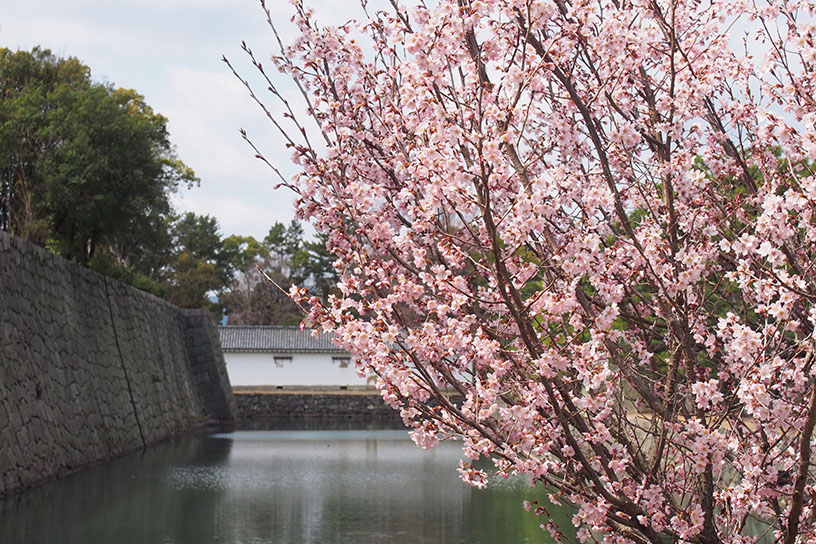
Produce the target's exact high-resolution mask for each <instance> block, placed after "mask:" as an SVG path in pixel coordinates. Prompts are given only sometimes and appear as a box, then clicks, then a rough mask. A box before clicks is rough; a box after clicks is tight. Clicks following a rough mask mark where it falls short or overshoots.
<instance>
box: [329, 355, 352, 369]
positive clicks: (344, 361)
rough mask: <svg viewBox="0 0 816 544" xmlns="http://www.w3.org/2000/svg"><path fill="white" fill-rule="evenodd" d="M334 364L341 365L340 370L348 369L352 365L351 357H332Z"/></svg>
mask: <svg viewBox="0 0 816 544" xmlns="http://www.w3.org/2000/svg"><path fill="white" fill-rule="evenodd" d="M332 362H333V363H334V364H336V365H340V368H348V366H349V364H350V363H351V357H332Z"/></svg>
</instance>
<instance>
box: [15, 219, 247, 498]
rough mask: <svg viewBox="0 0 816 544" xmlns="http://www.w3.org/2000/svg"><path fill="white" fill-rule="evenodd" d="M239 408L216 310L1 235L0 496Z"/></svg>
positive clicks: (228, 417) (228, 416)
mask: <svg viewBox="0 0 816 544" xmlns="http://www.w3.org/2000/svg"><path fill="white" fill-rule="evenodd" d="M235 414H236V406H235V400H234V398H233V396H232V390H231V388H230V384H229V378H228V377H227V373H226V367H225V364H224V358H223V355H222V353H221V348H220V344H219V341H218V333H217V330H216V327H215V323H214V322H213V319H212V318H211V317H210V315H209V313H208V312H207V311H205V310H182V309H180V308H177V307H175V306H172V305H171V304H169V303H167V302H165V301H163V300H160V299H158V298H156V297H154V296H152V295H149V294H147V293H144V292H142V291H139V290H137V289H134V288H132V287H129V286H126V285H124V284H122V283H119V282H116V281H113V280H111V279H109V278H106V277H105V276H103V275H101V274H98V273H95V272H92V271H90V270H87V269H85V268H82V267H80V266H77V265H75V264H73V263H70V262H68V261H66V260H64V259H61V258H59V257H56V256H54V255H52V254H51V253H49V252H48V251H46V250H44V249H42V248H39V247H36V246H33V245H31V244H29V243H27V242H25V241H23V240H20V239H18V238H15V237H13V236H9V235H8V234H7V233H4V232H0V496H3V495H6V494H9V493H13V492H15V491H18V490H20V489H24V488H26V487H30V486H33V485H37V484H39V483H42V482H45V481H48V480H50V479H53V478H56V477H60V476H62V475H65V474H68V473H71V472H74V471H76V470H78V469H81V468H84V467H87V466H91V465H94V464H98V463H100V462H103V461H106V460H109V459H111V458H114V457H117V456H121V455H123V454H126V453H128V452H131V451H134V450H137V449H140V448H143V447H145V446H147V445H151V444H154V443H156V442H159V441H161V440H165V439H167V438H170V437H172V436H175V435H178V434H181V433H184V432H187V431H190V430H192V429H195V428H199V427H202V426H205V425H207V424H210V423H215V422H225V421H231V420H234V418H235Z"/></svg>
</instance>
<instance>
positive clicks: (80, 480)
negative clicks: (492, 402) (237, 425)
mask: <svg viewBox="0 0 816 544" xmlns="http://www.w3.org/2000/svg"><path fill="white" fill-rule="evenodd" d="M358 427H359V426H358ZM460 458H461V450H460V448H459V446H458V445H457V444H455V443H443V444H440V445H439V446H438V447H437V448H435V449H434V450H432V451H430V452H426V451H423V450H420V449H419V448H417V447H416V446H415V445H414V444H413V442H411V440H410V439H409V438H408V435H407V432H406V431H405V430H404V429H383V428H380V429H374V428H357V429H353V428H349V427H347V428H346V429H334V430H329V429H325V428H324V429H304V428H299V429H297V428H292V429H279V430H271V431H270V430H261V431H237V432H233V433H214V434H202V435H195V436H188V437H183V438H180V439H177V440H174V441H171V442H168V443H165V444H162V445H159V446H156V447H153V448H150V449H148V450H146V451H144V452H142V453H140V454H137V455H132V456H129V457H126V458H124V459H120V460H117V461H114V462H112V463H108V464H106V465H103V466H100V467H96V468H92V469H89V470H85V471H82V472H80V473H77V474H74V475H72V476H69V477H67V478H63V479H61V480H57V481H55V482H52V483H49V484H46V485H44V486H41V487H39V488H35V489H32V490H29V491H27V492H25V493H22V494H20V495H16V496H13V497H10V498H7V499H5V500H2V501H0V542H2V543H4V544H13V543H21V544H23V543H24V544H38V543H43V544H52V543H60V544H201V543H219V544H309V543H315V544H317V543H320V544H343V543H349V544H351V543H354V544H369V543H371V544H374V543H377V544H380V543H393V544H422V543H426V544H442V543H457V544H458V543H462V544H465V543H467V544H494V543H495V544H499V543H501V544H516V543H540V542H551V541H552V540H551V538H550V537H549V535H547V534H546V533H544V532H542V531H541V529H539V527H538V526H539V524H540V523H542V522H543V521H544V520H542V519H540V518H537V517H536V516H535V515H534V514H533V513H531V512H526V511H525V510H524V509H523V508H522V502H523V501H524V500H539V501H542V500H545V497H546V492H545V491H544V490H543V489H536V488H531V487H529V486H528V485H527V482H526V481H525V480H524V479H520V478H519V479H509V480H498V481H496V482H494V485H492V486H491V487H490V488H488V489H487V490H479V489H474V488H471V487H469V486H467V485H465V484H464V483H462V481H461V480H460V479H459V475H458V473H457V471H456V469H457V467H458V462H459V459H460ZM551 513H552V514H553V515H554V516H556V519H557V520H558V522H559V524H560V525H561V526H562V527H571V524H570V518H571V516H572V512H571V511H568V510H562V511H558V510H555V509H553V510H551Z"/></svg>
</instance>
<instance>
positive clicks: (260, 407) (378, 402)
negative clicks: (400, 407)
mask: <svg viewBox="0 0 816 544" xmlns="http://www.w3.org/2000/svg"><path fill="white" fill-rule="evenodd" d="M235 400H236V403H237V406H238V424H239V426H241V427H254V422H255V421H263V420H265V419H271V418H290V419H299V418H319V419H392V420H397V421H401V420H400V416H399V412H397V411H396V410H394V409H393V408H391V407H390V406H388V405H387V404H385V402H384V401H383V400H382V397H380V395H379V393H376V392H371V393H348V392H336V393H315V392H308V393H293V392H281V393H274V392H268V393H240V392H236V393H235Z"/></svg>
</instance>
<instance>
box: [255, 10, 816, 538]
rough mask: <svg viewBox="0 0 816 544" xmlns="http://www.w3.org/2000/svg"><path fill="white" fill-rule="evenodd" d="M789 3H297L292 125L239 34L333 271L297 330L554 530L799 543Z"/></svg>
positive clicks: (803, 328)
mask: <svg viewBox="0 0 816 544" xmlns="http://www.w3.org/2000/svg"><path fill="white" fill-rule="evenodd" d="M814 11H816V5H814V3H813V2H809V1H801V0H786V1H774V2H764V1H762V0H755V1H750V0H749V1H744V0H704V1H694V0H591V1H588V0H526V1H525V0H495V1H494V0H458V1H451V0H439V1H438V2H434V3H431V4H429V5H426V4H425V3H424V2H422V1H420V2H417V3H416V4H415V5H412V6H409V7H404V6H402V5H401V4H397V3H396V1H394V2H392V3H391V4H390V5H388V4H386V5H385V6H381V7H379V8H376V7H374V6H372V5H370V4H367V3H364V6H363V10H362V11H361V16H360V19H359V20H357V21H350V22H348V23H347V24H344V25H341V26H336V27H328V26H327V27H323V26H320V25H319V24H318V22H317V20H316V18H315V16H314V14H313V13H312V11H310V9H308V8H307V7H304V6H303V5H301V4H300V3H299V2H295V7H294V12H295V15H294V19H293V21H294V23H295V24H296V25H297V27H298V29H299V35H298V37H297V39H296V40H295V41H294V43H293V44H291V45H288V46H284V45H282V46H281V50H280V52H279V53H276V54H275V56H274V57H273V59H272V60H273V61H274V64H275V67H276V68H277V70H278V71H279V72H281V73H283V74H286V75H288V76H291V79H292V80H293V82H294V84H295V85H296V87H295V86H293V87H292V88H297V89H299V90H300V92H301V93H302V97H303V99H304V100H305V103H306V108H307V110H306V114H305V115H299V114H297V113H296V111H299V110H300V108H299V107H295V106H294V105H293V104H294V102H293V101H291V100H290V99H289V98H287V96H286V95H285V93H284V92H282V90H281V89H283V87H282V86H281V85H282V84H281V83H279V82H278V78H279V76H274V77H273V76H272V75H271V74H270V73H269V72H268V71H267V67H266V66H264V65H263V64H262V63H261V61H260V60H258V59H257V58H256V57H255V56H254V55H253V53H252V51H251V50H250V49H249V48H248V47H246V51H247V53H248V54H249V55H250V56H251V58H252V61H253V62H254V64H255V66H256V68H257V69H258V70H260V73H261V74H262V76H263V77H264V78H266V82H265V84H268V89H269V91H270V92H271V100H273V101H276V103H275V105H274V106H271V105H270V106H264V108H265V109H264V111H265V112H266V113H267V115H268V116H269V117H270V119H271V120H272V121H273V122H274V124H275V126H276V127H277V128H278V129H279V130H280V132H281V134H282V135H284V137H285V138H286V141H287V142H288V144H287V145H288V147H289V148H290V149H291V152H292V154H293V158H294V161H295V162H296V163H297V165H298V166H299V168H300V169H301V173H300V174H298V175H297V176H295V177H294V178H293V179H292V180H288V179H286V178H284V177H282V176H281V178H280V179H281V184H282V185H285V186H287V187H289V188H291V189H292V190H293V191H295V192H296V193H297V211H298V215H299V216H300V217H301V218H304V219H309V220H310V221H311V222H312V223H313V224H314V225H315V228H316V229H317V230H318V232H322V233H327V234H328V244H329V249H330V250H331V251H332V252H333V253H334V254H335V255H336V256H337V261H336V262H335V266H336V267H337V268H338V270H339V271H340V273H341V282H340V284H339V287H340V290H341V292H342V295H341V296H337V297H333V298H332V299H331V300H330V301H329V303H328V304H323V303H321V302H320V301H319V300H318V299H316V298H312V299H311V306H310V307H311V313H310V314H309V317H308V321H309V322H311V323H314V324H316V325H318V326H320V327H322V328H323V329H324V330H327V331H332V332H333V333H334V334H335V335H336V338H337V339H338V341H339V343H340V344H341V345H342V346H343V347H344V348H346V349H348V350H350V351H352V352H354V353H356V354H358V355H359V359H358V363H357V364H358V365H359V369H360V371H361V372H370V373H374V374H376V376H377V377H378V380H377V387H378V388H379V389H380V391H381V393H382V395H383V397H384V399H385V400H386V401H387V402H388V403H390V404H391V405H393V406H394V407H395V408H397V409H399V410H400V411H401V414H402V417H403V419H404V421H405V423H406V424H407V425H409V426H410V427H412V428H413V431H412V437H413V439H414V441H415V442H416V443H417V444H418V445H420V446H422V447H424V448H431V447H433V446H434V444H436V443H437V442H439V441H440V440H446V439H451V438H455V439H459V440H461V441H462V443H463V448H464V454H465V456H466V458H467V459H469V460H477V459H480V458H487V459H489V460H491V461H492V465H491V466H492V467H495V468H491V470H490V471H486V470H484V468H478V467H484V465H478V466H474V465H473V463H472V462H471V461H468V462H462V464H461V466H460V472H461V474H462V477H463V479H464V480H465V481H467V482H469V483H470V484H472V485H475V486H484V485H487V483H488V476H489V474H488V472H494V473H498V474H499V475H509V474H513V473H519V474H524V475H527V476H528V477H529V478H530V480H531V482H533V483H535V484H536V485H542V486H546V487H547V488H548V489H549V490H551V496H550V497H551V500H552V502H554V503H559V502H560V503H567V504H570V505H573V506H574V507H575V508H576V514H575V516H574V518H573V522H574V524H575V525H576V527H578V528H579V530H578V537H579V538H580V540H581V541H585V542H586V541H590V542H591V541H603V542H610V543H611V542H635V543H643V542H652V543H661V542H666V541H672V542H699V543H718V542H733V543H748V542H755V541H756V540H757V539H758V538H761V537H763V531H764V536H765V538H773V539H776V540H777V541H780V542H785V543H787V544H791V543H794V542H816V487H814V476H816V468H814V466H813V465H812V459H811V451H812V448H813V445H814V436H813V434H814V433H813V430H814V424H816V387H814V375H816V368H814V360H813V359H814V355H813V354H814V348H815V347H816V345H815V344H814V326H816V305H814V300H815V299H816V281H814V280H815V278H814V274H816V270H814V267H815V266H816V228H814V227H815V226H816V218H815V217H814V211H816V175H814V170H813V161H814V160H816V126H814V121H816V98H815V97H816V18H814ZM267 17H268V18H269V20H270V24H271V23H272V21H271V17H270V14H269V11H268V10H267ZM273 27H274V25H273ZM276 34H277V31H276ZM279 41H280V39H279ZM239 77H240V75H239ZM244 82H245V83H246V84H247V85H248V87H249V88H250V91H251V92H252V88H253V86H252V85H251V84H250V83H249V82H248V81H247V80H244ZM252 96H253V97H254V98H255V99H256V100H257V101H258V103H259V104H261V105H264V104H265V102H266V101H267V100H266V98H263V97H262V96H260V95H258V94H255V93H254V92H253V94H252ZM276 111H280V112H283V113H282V114H281V115H276V113H275V112H276ZM309 123H312V124H313V125H314V127H316V128H313V127H312V125H310V124H309ZM256 152H257V153H258V156H259V157H260V158H262V159H263V160H267V159H264V158H263V154H262V153H261V152H260V151H259V150H257V149H256ZM270 166H272V165H271V164H270ZM292 295H293V296H294V297H296V298H298V299H299V300H300V301H301V302H302V303H309V296H308V294H307V293H305V292H304V291H303V290H297V289H293V291H292ZM529 506H530V507H531V508H535V509H537V510H538V512H539V513H542V514H544V516H543V517H542V520H543V523H542V528H544V529H547V530H549V531H550V532H551V533H552V535H553V536H554V537H555V538H556V539H562V538H566V537H564V536H563V535H562V534H561V533H560V531H559V528H557V527H555V526H553V524H552V523H551V522H549V521H548V520H547V519H546V513H545V511H544V509H543V507H540V506H537V505H529Z"/></svg>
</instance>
